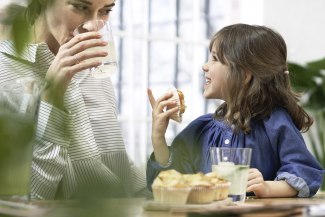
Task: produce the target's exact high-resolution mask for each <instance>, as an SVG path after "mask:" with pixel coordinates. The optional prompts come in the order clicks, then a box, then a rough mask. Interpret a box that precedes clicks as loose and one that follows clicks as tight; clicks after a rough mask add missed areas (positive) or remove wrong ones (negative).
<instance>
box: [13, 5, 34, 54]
mask: <svg viewBox="0 0 325 217" xmlns="http://www.w3.org/2000/svg"><path fill="white" fill-rule="evenodd" d="M21 10H22V9H21ZM21 12H22V11H21ZM23 14H24V13H16V15H15V16H14V17H13V20H12V29H11V37H12V39H13V42H14V44H15V48H16V51H17V53H18V54H21V52H22V51H23V50H24V48H25V46H26V44H27V42H28V41H29V39H30V38H29V36H30V33H29V25H28V23H27V21H26V19H25V18H24V15H23Z"/></svg>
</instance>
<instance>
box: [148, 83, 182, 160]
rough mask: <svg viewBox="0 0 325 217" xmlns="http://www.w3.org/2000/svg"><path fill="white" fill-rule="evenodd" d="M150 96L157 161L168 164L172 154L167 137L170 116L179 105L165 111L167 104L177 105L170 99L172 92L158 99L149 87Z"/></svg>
mask: <svg viewBox="0 0 325 217" xmlns="http://www.w3.org/2000/svg"><path fill="white" fill-rule="evenodd" d="M148 97H149V101H150V104H151V107H152V135H151V139H152V145H153V151H154V155H155V159H156V161H157V162H158V163H159V164H160V165H166V164H167V162H168V159H169V156H170V153H169V149H168V146H167V143H166V139H165V133H166V130H167V127H168V123H169V119H170V116H171V115H173V114H174V113H176V112H177V111H178V107H177V106H176V107H175V108H172V109H169V110H167V111H164V110H165V108H166V107H167V106H172V107H173V106H175V105H176V102H174V101H171V100H168V99H169V98H171V97H172V94H171V93H166V94H164V95H163V96H161V97H160V98H158V99H157V100H156V99H155V98H154V96H153V95H152V91H151V90H150V89H148Z"/></svg>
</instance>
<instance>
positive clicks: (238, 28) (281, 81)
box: [210, 24, 313, 133]
mask: <svg viewBox="0 0 325 217" xmlns="http://www.w3.org/2000/svg"><path fill="white" fill-rule="evenodd" d="M213 47H215V48H216V51H217V56H218V59H219V61H221V63H223V64H226V65H228V66H229V75H228V79H227V89H228V90H229V91H226V92H227V95H226V96H225V103H223V104H222V105H221V106H219V107H218V109H217V110H216V112H215V117H216V118H217V119H223V120H226V121H227V122H228V123H229V124H231V125H234V127H235V131H236V132H238V131H239V130H242V131H243V132H244V133H249V132H250V130H251V128H250V121H251V119H255V120H260V119H263V118H265V117H268V116H269V115H270V114H271V113H272V111H273V110H274V109H275V108H276V107H282V108H284V109H286V110H287V111H288V113H289V114H290V116H291V118H292V120H293V122H294V124H295V125H296V127H297V128H298V129H299V130H301V131H303V132H305V131H307V130H308V129H309V127H310V126H311V125H312V123H313V119H312V118H311V117H310V116H309V115H308V114H307V113H306V111H304V109H303V108H302V107H301V106H300V105H299V104H298V102H299V98H300V94H298V93H295V92H294V91H293V90H292V88H291V85H290V79H289V74H288V73H286V72H285V71H287V70H288V64H287V48H286V43H285V41H284V40H283V38H282V37H281V35H280V34H278V33H277V32H275V31H273V30H272V29H270V28H268V27H265V26H256V25H255V26H252V25H247V24H235V25H231V26H227V27H224V28H223V29H221V30H220V31H218V32H217V33H216V34H215V35H214V36H213V38H212V40H211V42H210V50H212V48H213ZM246 73H248V74H251V76H252V77H251V79H250V81H248V82H246V83H245V82H244V81H245V78H246V75H247V74H246Z"/></svg>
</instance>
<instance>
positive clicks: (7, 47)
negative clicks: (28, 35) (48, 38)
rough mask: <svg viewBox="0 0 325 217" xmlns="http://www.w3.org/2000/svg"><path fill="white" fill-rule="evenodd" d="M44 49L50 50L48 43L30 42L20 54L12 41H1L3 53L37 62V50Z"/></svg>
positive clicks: (0, 48)
mask: <svg viewBox="0 0 325 217" xmlns="http://www.w3.org/2000/svg"><path fill="white" fill-rule="evenodd" d="M44 49H46V50H49V48H48V46H47V44H46V43H39V44H28V45H26V47H25V49H24V51H23V52H22V53H21V54H20V55H19V54H17V52H16V50H15V46H14V43H13V42H12V41H9V40H5V41H1V42H0V52H1V53H5V54H8V55H10V56H14V57H17V58H19V59H22V60H25V61H28V62H31V63H35V62H36V57H37V52H38V51H40V50H44Z"/></svg>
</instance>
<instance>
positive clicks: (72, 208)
mask: <svg viewBox="0 0 325 217" xmlns="http://www.w3.org/2000/svg"><path fill="white" fill-rule="evenodd" d="M145 202H146V199H145V198H129V199H125V198H124V199H105V200H84V201H81V202H77V201H34V202H31V203H29V204H28V205H31V206H34V208H35V209H34V210H33V209H31V210H28V209H26V210H24V209H20V210H18V211H19V213H20V214H18V213H17V212H16V213H11V215H8V216H26V217H29V216H33V217H43V216H46V217H168V216H170V217H187V216H189V217H192V216H193V217H200V216H205V217H208V216H215V214H217V213H223V214H224V213H226V215H223V216H228V214H230V213H232V214H233V215H232V216H242V217H246V216H247V217H248V216H249V217H257V216H258V217H261V216H267V217H270V216H276V217H280V216H305V215H304V214H303V212H302V211H303V210H305V208H306V207H307V206H310V205H315V204H322V205H325V193H319V194H317V195H316V196H314V197H312V198H268V199H257V198H254V197H250V198H248V199H247V200H246V202H245V203H243V204H240V205H231V206H222V207H219V208H215V209H214V210H204V209H201V210H200V212H197V211H199V210H197V211H195V210H192V211H191V212H188V210H186V209H177V208H176V209H171V210H165V211H151V210H144V209H143V204H144V203H145ZM202 207H204V206H202ZM202 211H203V212H205V214H204V215H202ZM2 213H4V212H3V206H1V204H0V216H1V214H2ZM7 214H8V213H7ZM285 214H288V215H285ZM293 214H297V215H293Z"/></svg>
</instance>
